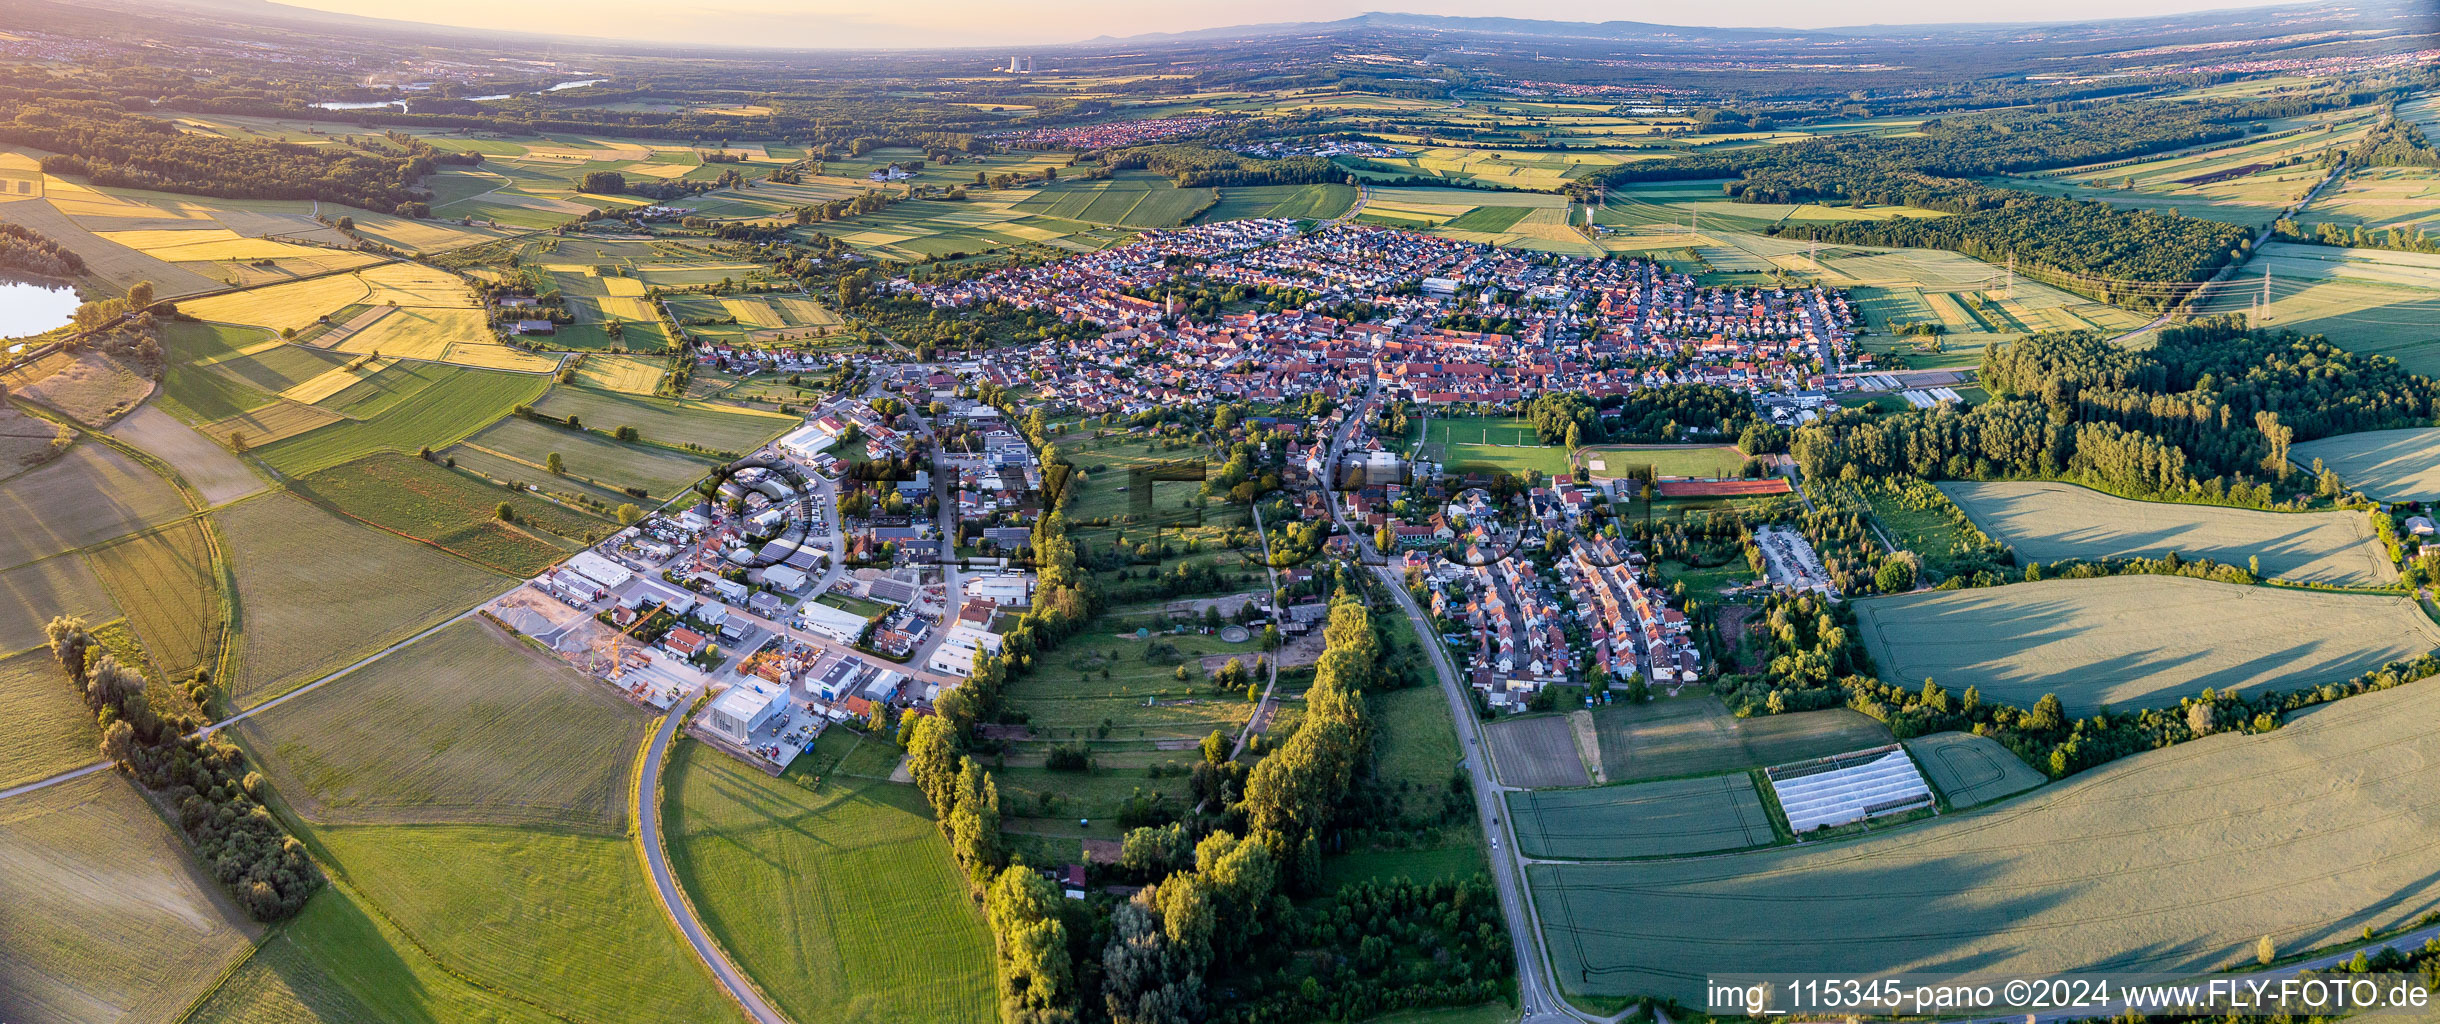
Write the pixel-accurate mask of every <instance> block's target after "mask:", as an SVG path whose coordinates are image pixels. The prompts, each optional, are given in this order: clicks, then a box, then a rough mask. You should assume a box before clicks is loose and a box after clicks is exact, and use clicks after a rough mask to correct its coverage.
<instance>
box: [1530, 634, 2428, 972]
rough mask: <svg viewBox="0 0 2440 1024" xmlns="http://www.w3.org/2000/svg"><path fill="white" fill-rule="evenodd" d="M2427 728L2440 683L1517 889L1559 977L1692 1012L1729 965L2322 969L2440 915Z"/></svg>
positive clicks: (1771, 968) (1781, 968)
mask: <svg viewBox="0 0 2440 1024" xmlns="http://www.w3.org/2000/svg"><path fill="white" fill-rule="evenodd" d="M2004 589H2016V588H2014V587H2009V588H2004ZM2435 714H2440V684H2433V683H2430V682H2423V683H2413V684H2409V685H2407V686H2404V687H2400V688H2397V689H2393V690H2388V691H2383V692H2380V693H2374V694H2367V695H2364V696H2360V697H2350V698H2348V699H2346V700H2343V701H2340V702H2338V703H2336V704H2330V705H2325V706H2322V707H2319V708H2315V709H2312V710H2310V711H2307V712H2305V713H2303V714H2300V715H2298V716H2296V717H2295V718H2294V719H2292V720H2291V721H2289V723H2288V724H2287V725H2286V726H2285V727H2284V728H2281V729H2279V730H2277V731H2274V732H2270V733H2266V734H2261V735H2245V734H2239V733H2222V734H2219V735H2215V736H2209V737H2205V738H2203V739H2200V740H2196V741H2194V742H2191V743H2185V744H2180V745H2178V746H2175V747H2171V748H2168V749H2165V750H2155V751H2149V752H2146V753H2140V754H2136V755H2134V756H2132V757H2127V758H2122V759H2120V760H2118V761H2115V762H2112V763H2110V764H2107V765H2104V766H2102V767H2100V768H2098V769H2095V770H2093V771H2090V772H2086V773H2083V774H2080V775H2077V776H2074V777H2072V778H2070V779H2068V780H2066V781H2064V782H2061V783H2056V784H2053V785H2051V786H2049V787H2047V788H2045V789H2043V790H2042V791H2040V792H2038V793H2034V794H2032V795H2030V796H2027V797H2024V798H2022V799H2018V800H2011V801H2008V802H2006V803H2002V804H1998V805H1995V806H1992V807H1989V808H1986V809H1983V810H1979V811H1969V812H1966V813H1963V814H1949V815H1942V816H1940V817H1937V818H1933V819H1929V820H1927V821H1924V822H1921V823H1918V824H1913V825H1908V826H1904V827H1900V828H1896V829H1891V830H1889V831H1886V832H1882V833H1878V834H1873V835H1868V836H1864V837H1861V838H1858V839H1854V840H1850V841H1846V842H1837V843H1816V844H1805V845H1798V846H1789V847H1777V848H1773V849H1768V850H1758V851H1753V852H1750V853H1738V854H1729V855H1726V856H1714V857H1706V858H1700V859H1693V860H1683V861H1673V862H1650V861H1645V862H1637V863H1631V864H1568V865H1534V866H1529V867H1528V868H1527V869H1526V873H1527V877H1528V879H1529V880H1530V882H1531V883H1532V888H1533V894H1534V901H1535V905H1536V907H1537V908H1538V910H1539V911H1540V915H1541V918H1542V923H1543V927H1544V929H1545V932H1544V934H1545V935H1546V936H1547V937H1548V939H1549V940H1550V944H1549V948H1550V954H1551V957H1552V959H1553V960H1554V967H1555V969H1556V970H1555V973H1556V976H1557V977H1558V979H1559V980H1560V982H1561V983H1562V984H1564V985H1566V986H1567V987H1568V989H1569V990H1570V991H1573V992H1579V993H1585V994H1595V995H1625V994H1649V995H1661V996H1674V997H1677V998H1680V999H1685V1000H1688V1001H1692V1000H1695V999H1700V998H1702V995H1703V980H1704V974H1705V972H1706V971H1713V970H1721V969H1725V967H1724V966H1723V965H1730V964H1734V965H1736V966H1737V969H1740V970H1752V971H1767V972H1827V973H1844V974H1856V975H1862V974H1880V973H1895V972H1899V971H1908V970H1914V971H1934V972H1937V971H1947V970H1955V969H1957V965H1959V964H1972V965H1974V969H1975V970H1976V971H1989V972H1994V973H1995V974H2001V975H2006V974H2011V973H2022V974H2025V975H2035V974H2051V973H2057V972H2062V971H2074V970H2114V971H2159V972H2167V973H2176V974H2185V973H2191V972H2197V971H2204V970H2218V969H2223V968H2225V967H2227V966H2228V965H2230V964H2235V963H2238V962H2240V961H2245V962H2250V961H2251V960H2252V951H2253V947H2254V944H2255V942H2256V941H2257V940H2259V939H2260V937H2261V936H2263V935H2264V934H2269V935H2270V936H2271V937H2272V940H2273V941H2274V942H2275V943H2276V944H2277V945H2278V946H2279V948H2281V949H2297V950H2302V949H2312V948H2315V947H2318V946H2323V945H2327V944H2331V943H2338V942H2346V941H2350V940H2352V939H2353V938H2355V936H2357V935H2358V933H2359V932H2361V931H2362V929H2364V928H2366V927H2371V928H2375V929H2387V928H2391V927H2396V926H2400V925H2404V924H2407V923H2409V922H2412V921H2415V920H2417V919H2418V918H2419V917H2420V916H2421V915H2422V914H2424V913H2426V912H2428V911H2430V910H2433V909H2435V908H2440V878H2436V877H2435V876H2434V875H2433V874H2432V872H2431V865H2430V862H2429V860H2428V859H2427V858H2425V857H2422V856H2419V855H2417V854H2418V851H2420V850H2422V849H2423V848H2424V847H2425V846H2427V845H2428V844H2429V843H2430V842H2431V839H2430V828H2429V824H2428V821H2429V819H2428V818H2427V816H2426V815H2425V813H2424V808H2425V807H2426V806H2428V802H2429V801H2430V800H2431V796H2430V795H2429V792H2428V790H2429V787H2428V786H2427V785H2426V784H2425V780H2426V779H2427V776H2428V773H2427V769H2426V766H2427V765H2429V764H2430V763H2431V762H2432V761H2433V759H2434V758H2440V736H2435V735H2434V734H2433V733H2432V731H2431V730H2430V729H2429V728H2428V727H2427V724H2428V723H2429V722H2430V721H2431V720H2432V717H2433V716H2434V715H2435ZM2197 858H2209V859H2212V860H2215V861H2220V860H2224V861H2226V862H2229V863H2238V864H2246V865H2250V867H2249V869H2248V870H2245V871H2241V872H2235V873H2228V872H2216V871H2206V870H2198V860H2197ZM1663 965H1666V966H1663Z"/></svg>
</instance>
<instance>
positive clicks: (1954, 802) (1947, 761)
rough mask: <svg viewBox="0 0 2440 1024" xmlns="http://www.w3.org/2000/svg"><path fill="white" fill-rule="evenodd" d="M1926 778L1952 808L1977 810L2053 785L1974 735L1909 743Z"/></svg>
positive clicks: (1994, 742) (1946, 735)
mask: <svg viewBox="0 0 2440 1024" xmlns="http://www.w3.org/2000/svg"><path fill="white" fill-rule="evenodd" d="M1906 750H1907V752H1908V753H1910V754H1913V755H1915V763H1916V764H1917V765H1920V766H1922V768H1923V774H1924V777H1925V778H1928V779H1930V780H1931V783H1932V785H1933V787H1935V788H1937V789H1939V790H1940V795H1941V796H1944V797H1947V798H1948V800H1949V806H1950V807H1952V808H1956V809H1958V810H1964V809H1965V808H1968V807H1977V806H1980V805H1982V804H1987V803H1990V802H1991V801H1993V800H1997V799H1999V798H2001V797H2005V796H2015V795H2016V794H2018V793H2022V792H2024V791H2026V790H2028V789H2032V788H2033V787H2035V786H2039V785H2041V784H2042V783H2044V782H2048V781H2050V780H2049V779H2046V778H2044V777H2043V776H2042V773H2041V772H2037V771H2035V770H2033V766H2032V765H2029V764H2026V763H2025V759H2024V758H2021V757H2018V756H2016V754H2015V753H2014V752H2012V751H2010V750H2009V749H2008V748H2007V747H2005V746H2002V745H2001V744H2000V742H1999V741H1998V740H1995V739H1992V738H1990V737H1988V736H1977V735H1975V734H1973V733H1970V732H1936V733H1933V734H1931V735H1929V736H1917V737H1915V738H1914V739H1911V740H1908V741H1906Z"/></svg>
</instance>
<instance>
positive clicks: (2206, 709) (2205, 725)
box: [2186, 700, 2218, 736]
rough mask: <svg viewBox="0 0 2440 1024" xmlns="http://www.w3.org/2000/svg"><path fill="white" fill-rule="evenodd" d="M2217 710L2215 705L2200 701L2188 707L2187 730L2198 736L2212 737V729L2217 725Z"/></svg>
mask: <svg viewBox="0 0 2440 1024" xmlns="http://www.w3.org/2000/svg"><path fill="white" fill-rule="evenodd" d="M2217 710H2218V709H2217V708H2216V707H2215V706H2214V705H2213V703H2212V702H2211V701H2207V700H2198V701H2195V702H2194V703H2192V704H2188V705H2186V728H2187V729H2189V730H2192V731H2193V732H2194V734H2195V735H2196V736H2209V735H2211V730H2212V727H2213V726H2214V725H2215V724H2216V723H2215V722H2214V719H2215V717H2216V712H2217Z"/></svg>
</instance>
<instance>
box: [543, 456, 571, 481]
mask: <svg viewBox="0 0 2440 1024" xmlns="http://www.w3.org/2000/svg"><path fill="white" fill-rule="evenodd" d="M542 468H543V469H544V470H545V471H547V472H549V473H550V474H551V475H552V476H564V475H566V474H567V471H568V464H567V461H566V460H564V459H561V458H560V457H559V453H558V452H552V453H551V454H550V457H549V458H546V459H544V460H542Z"/></svg>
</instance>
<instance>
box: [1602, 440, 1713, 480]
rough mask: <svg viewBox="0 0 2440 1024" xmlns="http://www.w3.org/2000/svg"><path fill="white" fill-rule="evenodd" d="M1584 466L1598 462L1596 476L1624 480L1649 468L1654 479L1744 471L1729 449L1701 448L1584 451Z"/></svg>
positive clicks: (1709, 475)
mask: <svg viewBox="0 0 2440 1024" xmlns="http://www.w3.org/2000/svg"><path fill="white" fill-rule="evenodd" d="M1583 454H1584V457H1585V459H1587V460H1588V461H1587V463H1586V465H1587V466H1588V467H1589V466H1590V465H1591V461H1590V460H1599V461H1600V462H1601V464H1602V465H1601V468H1599V469H1595V470H1593V475H1595V476H1626V475H1628V474H1630V473H1632V472H1634V471H1636V470H1638V469H1643V468H1649V469H1650V470H1651V471H1652V473H1653V475H1655V476H1695V477H1722V476H1736V475H1737V474H1738V472H1739V471H1740V470H1742V469H1744V468H1745V453H1743V452H1740V451H1738V450H1737V449H1736V448H1735V447H1734V446H1732V445H1713V446H1709V447H1702V448H1645V447H1632V446H1618V447H1600V448H1587V449H1585V450H1584V452H1583Z"/></svg>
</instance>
